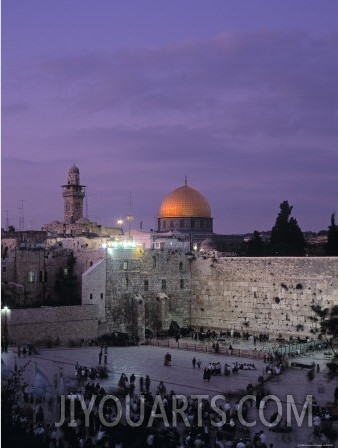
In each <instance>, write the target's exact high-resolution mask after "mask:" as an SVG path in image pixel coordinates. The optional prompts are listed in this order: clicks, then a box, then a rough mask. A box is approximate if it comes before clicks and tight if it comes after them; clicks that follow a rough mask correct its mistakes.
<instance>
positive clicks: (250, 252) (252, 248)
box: [246, 230, 264, 257]
mask: <svg viewBox="0 0 338 448" xmlns="http://www.w3.org/2000/svg"><path fill="white" fill-rule="evenodd" d="M263 255H264V243H263V241H262V238H261V237H260V234H259V232H258V231H257V230H255V231H254V233H253V235H252V237H251V239H250V240H249V241H248V244H247V248H246V256H247V257H262V256H263Z"/></svg>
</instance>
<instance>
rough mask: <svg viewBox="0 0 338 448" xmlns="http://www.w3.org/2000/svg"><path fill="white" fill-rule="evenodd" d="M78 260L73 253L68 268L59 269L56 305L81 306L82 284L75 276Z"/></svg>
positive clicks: (56, 283) (55, 289) (56, 281)
mask: <svg viewBox="0 0 338 448" xmlns="http://www.w3.org/2000/svg"><path fill="white" fill-rule="evenodd" d="M75 263H76V258H75V257H74V255H73V253H71V254H70V255H69V257H68V260H67V264H66V266H64V267H62V268H60V269H59V272H58V273H57V275H56V280H55V287H54V291H55V293H56V296H57V303H55V305H79V304H81V295H80V290H79V288H80V284H79V282H78V280H77V276H76V275H75V269H74V266H75Z"/></svg>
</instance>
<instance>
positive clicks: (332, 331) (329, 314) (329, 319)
mask: <svg viewBox="0 0 338 448" xmlns="http://www.w3.org/2000/svg"><path fill="white" fill-rule="evenodd" d="M311 308H312V310H313V311H314V313H315V315H316V316H315V317H314V318H312V320H314V321H315V322H318V321H319V334H320V337H321V338H322V339H323V340H324V341H325V342H326V343H327V344H328V348H329V350H330V351H331V352H332V359H331V361H330V362H328V363H327V364H326V365H327V368H328V378H329V379H330V380H332V379H335V378H338V353H337V352H336V350H335V347H336V345H337V341H338V305H336V306H334V307H332V308H331V309H328V308H322V307H321V306H319V305H312V306H311Z"/></svg>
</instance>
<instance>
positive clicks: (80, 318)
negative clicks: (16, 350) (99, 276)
mask: <svg viewBox="0 0 338 448" xmlns="http://www.w3.org/2000/svg"><path fill="white" fill-rule="evenodd" d="M97 314H98V313H97V307H96V306H95V305H84V306H61V307H42V308H25V309H14V310H10V311H9V312H8V314H7V325H8V333H9V340H10V343H11V344H15V345H23V344H26V343H27V342H28V341H30V342H31V343H33V344H37V343H44V344H45V343H46V342H48V341H51V342H53V343H55V342H56V341H58V342H60V343H61V344H65V345H67V344H68V343H70V341H74V342H77V343H78V342H79V341H80V340H81V339H84V340H88V339H89V338H96V337H97V332H98V319H97ZM3 319H4V316H2V325H4V320H3Z"/></svg>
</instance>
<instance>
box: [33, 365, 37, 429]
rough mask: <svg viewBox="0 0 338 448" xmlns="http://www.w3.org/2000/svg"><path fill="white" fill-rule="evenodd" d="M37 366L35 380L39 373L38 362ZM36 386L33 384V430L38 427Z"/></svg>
mask: <svg viewBox="0 0 338 448" xmlns="http://www.w3.org/2000/svg"><path fill="white" fill-rule="evenodd" d="M34 364H35V370H34V380H35V377H36V374H37V371H38V364H37V362H35V363H34ZM35 389H36V386H35V385H34V384H33V428H34V429H35V426H36V390H35Z"/></svg>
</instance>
